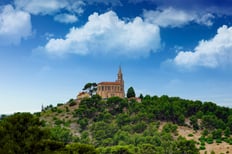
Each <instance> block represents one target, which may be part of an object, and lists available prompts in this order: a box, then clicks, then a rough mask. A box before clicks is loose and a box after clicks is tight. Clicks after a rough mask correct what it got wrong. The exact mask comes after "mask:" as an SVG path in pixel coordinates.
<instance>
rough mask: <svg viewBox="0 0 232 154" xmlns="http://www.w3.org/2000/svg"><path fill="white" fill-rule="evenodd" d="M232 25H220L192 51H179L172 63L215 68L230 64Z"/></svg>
mask: <svg viewBox="0 0 232 154" xmlns="http://www.w3.org/2000/svg"><path fill="white" fill-rule="evenodd" d="M231 36H232V27H227V26H225V25H224V26H222V27H220V28H219V29H218V31H217V34H216V35H215V36H214V37H213V38H212V39H210V40H202V41H200V42H199V44H198V46H196V47H195V49H194V51H180V52H179V53H178V55H177V56H176V57H175V59H174V63H175V64H177V65H178V66H183V67H188V68H191V67H194V66H204V67H209V68H216V67H220V66H224V65H228V64H232V37H231Z"/></svg>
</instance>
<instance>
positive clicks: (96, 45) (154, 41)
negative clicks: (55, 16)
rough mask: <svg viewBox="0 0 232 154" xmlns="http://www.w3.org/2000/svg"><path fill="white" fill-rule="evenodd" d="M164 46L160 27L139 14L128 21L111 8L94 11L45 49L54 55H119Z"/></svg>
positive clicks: (144, 51)
mask: <svg viewBox="0 0 232 154" xmlns="http://www.w3.org/2000/svg"><path fill="white" fill-rule="evenodd" d="M159 47H160V35H159V27H158V26H156V25H154V24H150V23H146V22H144V21H143V20H142V19H141V18H140V17H136V18H135V19H133V20H132V21H130V22H125V21H123V20H121V19H119V18H118V16H117V15H116V14H115V13H114V12H112V11H109V12H107V13H104V14H101V15H99V14H97V13H94V14H92V15H90V16H89V18H88V22H87V23H86V24H85V25H84V26H83V27H80V28H74V27H73V28H72V29H71V30H70V32H69V33H68V34H67V35H66V36H65V38H64V39H62V38H57V39H55V38H53V39H50V40H49V41H48V43H47V44H46V45H45V47H44V49H45V50H46V51H47V52H48V53H50V54H56V55H62V54H66V53H76V54H90V53H93V54H98V53H102V54H116V55H117V54H119V55H128V56H133V57H136V56H146V55H147V54H148V53H149V52H150V51H156V50H157V49H158V48H159Z"/></svg>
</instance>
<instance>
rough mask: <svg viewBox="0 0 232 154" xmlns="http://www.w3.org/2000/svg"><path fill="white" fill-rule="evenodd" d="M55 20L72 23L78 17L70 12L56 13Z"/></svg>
mask: <svg viewBox="0 0 232 154" xmlns="http://www.w3.org/2000/svg"><path fill="white" fill-rule="evenodd" d="M54 20H55V21H58V22H61V23H74V22H76V21H77V20H78V19H77V17H76V16H75V15H72V14H67V13H64V14H58V15H56V16H55V17H54Z"/></svg>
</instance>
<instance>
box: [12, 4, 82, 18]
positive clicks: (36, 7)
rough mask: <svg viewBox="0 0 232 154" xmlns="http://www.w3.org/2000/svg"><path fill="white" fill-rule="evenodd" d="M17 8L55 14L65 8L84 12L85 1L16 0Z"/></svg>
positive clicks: (31, 11)
mask: <svg viewBox="0 0 232 154" xmlns="http://www.w3.org/2000/svg"><path fill="white" fill-rule="evenodd" d="M14 3H15V6H16V7H17V9H21V10H24V11H27V12H29V13H31V14H35V15H37V14H42V15H45V14H53V13H56V12H59V11H60V10H61V9H65V10H67V11H69V12H75V13H82V12H83V9H82V6H83V5H84V2H83V1H81V0H79V1H76V0H49V1H48V0H15V2H14Z"/></svg>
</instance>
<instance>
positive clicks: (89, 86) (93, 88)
mask: <svg viewBox="0 0 232 154" xmlns="http://www.w3.org/2000/svg"><path fill="white" fill-rule="evenodd" d="M83 90H85V91H87V92H88V93H89V95H90V96H93V94H95V93H96V91H97V84H96V83H95V82H93V83H90V82H89V83H86V84H85V86H84V88H83Z"/></svg>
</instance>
